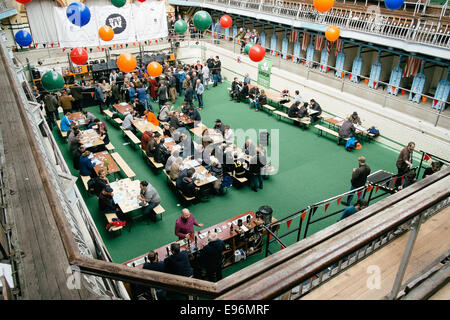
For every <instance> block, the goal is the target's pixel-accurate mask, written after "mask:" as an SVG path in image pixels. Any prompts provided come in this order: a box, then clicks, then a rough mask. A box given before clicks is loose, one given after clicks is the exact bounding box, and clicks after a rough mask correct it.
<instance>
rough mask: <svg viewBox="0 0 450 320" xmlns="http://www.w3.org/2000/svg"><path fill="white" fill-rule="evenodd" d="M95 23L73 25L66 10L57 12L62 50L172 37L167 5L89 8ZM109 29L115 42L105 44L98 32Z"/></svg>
mask: <svg viewBox="0 0 450 320" xmlns="http://www.w3.org/2000/svg"><path fill="white" fill-rule="evenodd" d="M89 10H90V11H91V20H90V21H89V23H88V24H86V25H85V26H83V27H78V26H76V25H74V24H72V23H71V22H70V21H69V19H67V16H66V8H59V7H54V8H53V15H54V21H55V22H54V23H55V25H56V26H57V28H55V29H56V30H57V33H58V41H59V42H60V46H61V47H63V48H64V47H68V48H74V47H94V46H107V45H114V44H122V43H132V42H136V41H146V40H153V39H160V38H165V37H167V36H168V28H167V19H166V6H165V2H164V1H146V2H144V3H140V2H136V3H132V4H126V5H124V6H123V7H121V8H117V7H116V6H113V5H105V6H95V5H94V6H89ZM104 25H108V26H110V27H111V28H113V30H114V38H113V40H111V41H103V40H101V39H100V37H99V36H98V29H99V28H100V27H101V26H104Z"/></svg>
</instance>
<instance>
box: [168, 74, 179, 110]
mask: <svg viewBox="0 0 450 320" xmlns="http://www.w3.org/2000/svg"><path fill="white" fill-rule="evenodd" d="M168 88H169V96H170V101H171V102H172V104H174V103H175V102H176V101H177V79H176V78H175V76H174V75H173V73H172V72H171V73H170V74H169V83H168Z"/></svg>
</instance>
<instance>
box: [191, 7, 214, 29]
mask: <svg viewBox="0 0 450 320" xmlns="http://www.w3.org/2000/svg"><path fill="white" fill-rule="evenodd" d="M211 23H212V18H211V16H210V15H209V13H208V12H206V11H203V10H202V11H198V12H196V13H195V15H194V27H196V28H197V29H198V30H200V31H205V30H206V29H208V28H209V26H210V25H211Z"/></svg>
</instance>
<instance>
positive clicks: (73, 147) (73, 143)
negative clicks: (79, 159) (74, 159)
mask: <svg viewBox="0 0 450 320" xmlns="http://www.w3.org/2000/svg"><path fill="white" fill-rule="evenodd" d="M80 138H81V131H80V130H78V128H76V129H74V130H72V131H71V132H70V134H69V136H68V138H67V142H68V144H69V150H70V153H72V154H74V153H75V152H76V151H77V149H78V147H79V146H80V145H81V143H80Z"/></svg>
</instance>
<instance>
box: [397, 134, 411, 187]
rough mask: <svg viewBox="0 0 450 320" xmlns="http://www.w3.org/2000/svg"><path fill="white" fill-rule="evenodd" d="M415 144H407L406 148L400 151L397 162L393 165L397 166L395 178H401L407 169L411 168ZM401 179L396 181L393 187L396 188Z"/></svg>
mask: <svg viewBox="0 0 450 320" xmlns="http://www.w3.org/2000/svg"><path fill="white" fill-rule="evenodd" d="M415 147H416V144H415V143H414V142H412V141H411V142H409V143H408V145H407V146H406V147H404V148H403V149H402V151H400V154H399V155H398V158H397V162H396V163H395V165H396V166H397V177H401V176H403V175H404V174H405V173H407V172H408V171H409V169H410V168H411V167H412V166H413V164H412V155H413V151H414V148H415ZM400 181H401V179H397V181H396V183H395V186H396V187H398V186H399V185H400Z"/></svg>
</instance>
